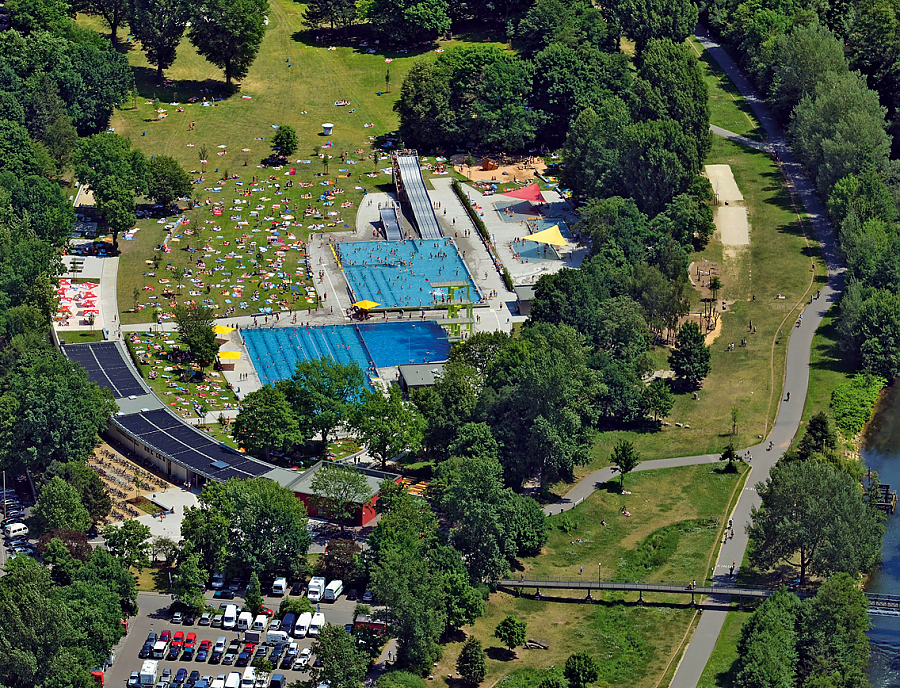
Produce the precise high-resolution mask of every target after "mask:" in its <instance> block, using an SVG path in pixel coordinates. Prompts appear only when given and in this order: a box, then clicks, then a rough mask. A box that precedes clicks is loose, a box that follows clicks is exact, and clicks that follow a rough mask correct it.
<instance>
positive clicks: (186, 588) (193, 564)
mask: <svg viewBox="0 0 900 688" xmlns="http://www.w3.org/2000/svg"><path fill="white" fill-rule="evenodd" d="M207 575H208V574H207V572H206V571H204V570H203V569H201V568H200V555H199V554H197V553H194V554H188V555H187V556H186V557H184V558H183V559H182V560H181V563H180V564H178V570H177V571H176V573H175V576H174V577H173V579H172V592H173V593H174V594H175V599H177V600H179V601H180V602H181V603H182V604H183V605H184V606H185V607H187V608H188V609H189V610H190V611H192V612H194V613H195V614H199V613H200V612H202V611H203V608H204V606H205V605H206V600H205V599H204V597H203V588H202V587H201V586H203V585H204V583H205V581H206V577H207ZM257 582H258V581H257ZM247 594H248V595H249V594H250V593H249V591H248V593H247ZM247 604H248V606H249V602H248V603H247Z"/></svg>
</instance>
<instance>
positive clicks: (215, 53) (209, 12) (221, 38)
mask: <svg viewBox="0 0 900 688" xmlns="http://www.w3.org/2000/svg"><path fill="white" fill-rule="evenodd" d="M268 13H269V2H268V0H196V1H195V2H192V6H191V12H190V28H189V29H188V39H189V40H190V41H191V45H193V46H194V48H196V49H197V52H198V53H200V55H202V56H203V57H205V58H206V59H207V60H209V61H210V62H211V63H212V64H214V65H215V66H216V67H219V68H220V69H222V70H223V71H224V72H225V84H226V85H227V86H231V84H232V80H234V79H243V78H244V77H245V76H247V72H248V71H249V70H250V65H251V64H253V61H254V60H255V59H256V54H257V53H258V52H259V47H260V46H261V45H262V40H263V37H264V36H265V35H266V15H268Z"/></svg>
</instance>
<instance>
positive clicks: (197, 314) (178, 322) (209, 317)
mask: <svg viewBox="0 0 900 688" xmlns="http://www.w3.org/2000/svg"><path fill="white" fill-rule="evenodd" d="M215 321H216V320H215V315H214V312H213V310H212V309H211V308H207V307H206V306H201V305H189V306H186V305H182V304H178V306H176V307H175V327H176V328H177V329H178V334H180V335H181V339H182V340H183V341H184V343H185V344H187V347H188V349H189V350H190V352H191V356H192V357H193V359H194V362H195V363H196V364H197V365H198V366H200V369H201V370H202V369H203V368H205V367H206V366H208V365H210V364H211V363H212V362H213V359H214V358H215V357H216V354H218V352H219V345H218V344H217V343H216V333H215V332H213V324H214V323H215Z"/></svg>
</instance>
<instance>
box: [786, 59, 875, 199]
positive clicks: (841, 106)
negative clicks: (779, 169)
mask: <svg viewBox="0 0 900 688" xmlns="http://www.w3.org/2000/svg"><path fill="white" fill-rule="evenodd" d="M886 112H887V111H886V109H885V108H883V107H882V106H881V104H880V102H879V100H878V94H877V93H876V92H875V91H871V90H869V88H868V86H867V85H866V79H865V77H864V76H862V75H861V74H858V73H855V72H842V73H827V74H825V75H824V76H823V78H822V80H821V81H820V82H819V84H818V85H817V86H816V89H815V93H814V94H813V95H811V96H805V97H804V98H802V99H801V100H800V102H799V103H798V104H797V107H796V108H794V111H793V115H792V117H791V125H790V134H791V141H792V145H793V148H794V150H795V151H796V153H797V156H798V157H799V158H800V160H801V161H802V162H803V164H804V166H805V167H806V169H807V170H808V171H809V173H810V176H812V177H813V178H814V179H815V181H816V186H817V187H818V188H819V190H820V193H822V194H823V195H827V194H829V193H830V192H831V189H832V187H833V186H834V184H835V182H837V181H838V180H839V179H841V178H842V177H844V176H846V175H847V174H859V173H861V172H862V171H863V170H865V169H867V168H871V169H874V170H876V171H884V170H885V169H886V165H887V160H888V154H889V150H890V136H888V134H887V132H886V131H885V129H886V127H887V123H886V121H885V115H886Z"/></svg>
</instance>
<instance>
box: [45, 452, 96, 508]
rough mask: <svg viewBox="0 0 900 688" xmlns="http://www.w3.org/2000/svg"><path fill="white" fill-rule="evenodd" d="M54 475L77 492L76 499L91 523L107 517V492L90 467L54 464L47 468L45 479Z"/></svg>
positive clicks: (71, 462)
mask: <svg viewBox="0 0 900 688" xmlns="http://www.w3.org/2000/svg"><path fill="white" fill-rule="evenodd" d="M55 475H58V476H59V477H60V478H62V479H63V480H65V481H66V482H67V483H69V484H70V485H72V487H74V488H75V489H76V490H78V497H79V498H80V500H81V503H82V504H83V505H84V508H85V509H87V511H88V514H90V517H91V522H92V523H97V522H99V521H101V520H103V519H104V518H105V517H106V516H108V515H109V512H110V511H111V510H112V500H111V499H110V497H109V491H108V490H107V489H106V485H104V484H103V481H102V480H101V479H100V476H99V475H97V473H95V472H94V470H93V469H91V467H90V466H86V465H85V464H83V463H80V462H78V461H69V462H67V463H58V462H54V463H52V464H50V466H49V467H48V468H47V473H46V474H45V477H47V478H52V477H53V476H55Z"/></svg>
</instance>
